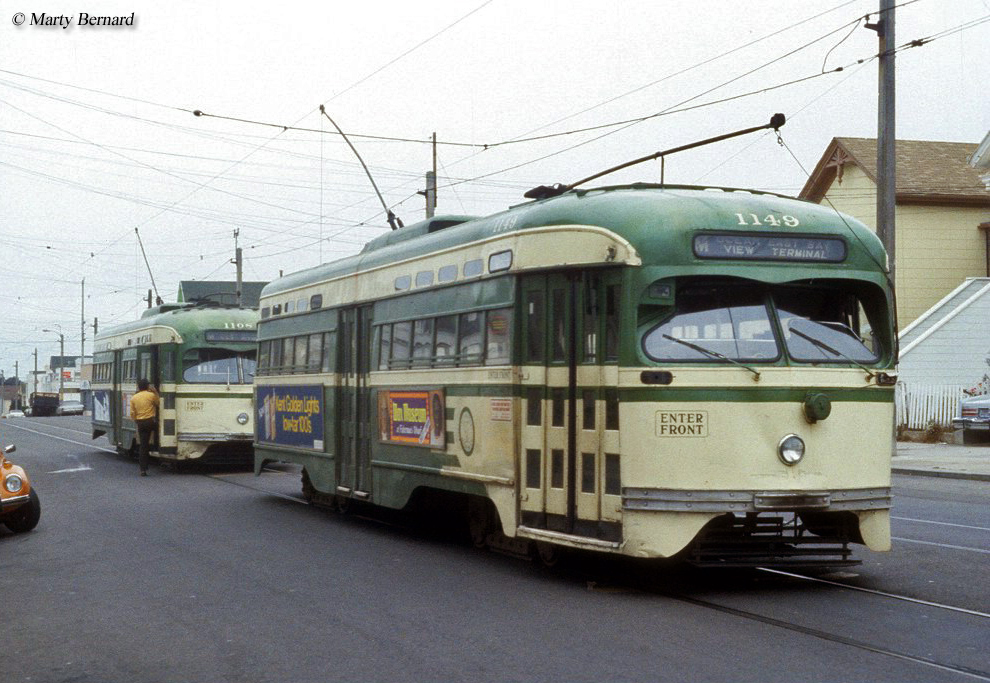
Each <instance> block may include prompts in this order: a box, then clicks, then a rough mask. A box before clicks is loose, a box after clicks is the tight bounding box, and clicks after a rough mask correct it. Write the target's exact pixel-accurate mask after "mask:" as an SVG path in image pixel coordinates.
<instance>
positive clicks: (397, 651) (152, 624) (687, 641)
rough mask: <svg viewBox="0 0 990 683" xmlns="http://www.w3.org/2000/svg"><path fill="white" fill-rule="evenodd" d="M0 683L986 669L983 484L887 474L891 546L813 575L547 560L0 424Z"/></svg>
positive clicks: (989, 550)
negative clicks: (25, 523) (4, 511)
mask: <svg viewBox="0 0 990 683" xmlns="http://www.w3.org/2000/svg"><path fill="white" fill-rule="evenodd" d="M0 441H2V442H3V443H11V442H13V443H16V445H17V452H16V453H15V454H14V456H13V457H14V459H15V461H16V462H18V464H22V465H24V466H25V467H26V468H27V470H28V473H29V475H30V476H31V478H32V480H33V483H34V485H35V486H36V488H37V489H38V491H39V493H40V495H41V503H42V515H41V523H40V524H39V525H38V528H37V529H36V530H35V531H33V532H30V533H27V534H21V535H14V534H10V533H8V532H7V531H6V529H3V530H2V531H0V598H2V603H0V655H2V656H0V667H2V675H0V680H3V681H5V682H9V683H14V682H21V681H31V682H39V681H40V682H49V681H51V682H72V683H89V682H94V683H96V682H99V683H111V682H117V681H119V682H121V683H125V682H126V683H143V682H147V683H167V682H171V681H189V682H197V683H204V682H210V681H225V682H226V681H229V682H232V683H254V682H256V681H258V682H260V681H266V682H267V681H271V682H290V681H291V682H293V683H306V682H309V681H312V682H314V683H315V682H318V681H319V682H321V683H322V682H326V681H337V680H342V681H343V680H350V681H472V682H482V681H569V682H577V681H595V682H601V681H660V680H664V681H716V680H718V681H725V680H729V681H760V682H761V683H767V682H772V681H788V682H790V681H798V680H800V681H974V680H975V681H980V680H983V681H990V654H988V653H990V593H988V591H987V586H990V512H988V509H990V508H988V505H987V500H988V490H990V489H988V487H990V485H988V484H987V483H986V482H974V481H957V480H945V479H935V478H927V477H916V476H915V477H899V476H895V479H894V483H895V507H894V524H893V533H894V537H895V541H894V545H895V547H894V550H893V551H892V552H890V553H870V552H869V551H866V550H859V551H858V556H859V557H861V558H862V559H863V564H862V565H860V566H858V567H854V568H852V569H847V570H843V571H841V572H833V573H831V574H827V575H817V576H811V575H805V576H800V575H796V574H782V573H777V572H772V571H765V570H749V571H741V572H740V571H736V572H727V571H721V572H715V571H706V572H702V571H699V570H695V569H690V568H684V567H676V566H666V565H657V564H649V565H643V564H640V563H634V562H629V561H622V560H615V559H601V558H597V559H596V558H585V557H582V558H577V559H576V560H575V561H573V562H571V563H570V565H569V566H567V567H566V568H564V569H561V570H555V571H548V570H545V569H543V568H541V567H540V566H538V565H536V564H535V563H532V562H527V561H525V560H520V559H517V558H513V557H507V556H503V555H498V554H494V553H490V552H483V551H478V550H475V549H474V548H472V547H471V546H470V544H469V543H467V542H465V541H462V540H461V539H459V538H456V537H451V536H450V535H446V536H444V535H436V534H434V535H430V534H427V533H424V532H422V531H417V530H414V529H410V528H406V527H404V526H402V525H397V524H395V523H386V522H384V521H382V520H372V519H368V518H366V517H364V516H355V515H346V516H344V515H340V514H335V513H332V512H329V511H326V510H323V509H319V508H313V507H310V506H308V505H306V504H304V503H303V502H302V501H301V499H300V497H299V471H298V468H295V467H289V466H284V467H274V468H271V469H269V470H267V471H265V472H264V473H263V474H262V476H261V477H255V476H254V475H253V474H252V473H251V472H249V471H246V470H237V469H230V468H227V469H198V470H194V471H190V472H179V473H175V472H166V471H163V470H160V469H158V468H153V469H152V470H151V476H149V477H147V478H140V477H138V469H137V464H136V462H134V461H133V460H130V459H128V458H125V457H121V456H118V455H117V454H116V453H114V452H113V451H112V450H111V449H110V448H109V447H108V444H107V442H106V440H105V439H98V440H96V441H92V440H91V439H90V438H89V434H88V423H87V418H81V417H80V418H77V417H52V418H18V419H10V420H3V421H2V423H0Z"/></svg>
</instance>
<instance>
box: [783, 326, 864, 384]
mask: <svg viewBox="0 0 990 683" xmlns="http://www.w3.org/2000/svg"><path fill="white" fill-rule="evenodd" d="M787 329H789V330H790V331H791V332H792V333H793V334H796V335H797V336H799V337H801V339H805V340H807V341H809V342H811V343H812V344H814V345H815V346H817V347H818V348H820V349H821V350H822V351H828V352H829V353H831V354H832V355H834V356H838V357H839V358H842V359H843V360H845V361H846V362H848V363H852V364H853V365H855V366H856V367H857V368H859V369H860V370H862V371H864V372H865V373H866V378H867V379H873V378H874V377H875V376H876V373H875V372H873V371H871V370H870V369H869V368H868V367H866V366H865V365H862V364H861V363H859V362H857V361H854V360H853V359H852V358H850V357H849V356H847V355H846V354H844V353H842V351H839V350H838V349H833V348H832V347H831V346H829V345H828V344H826V343H825V342H823V341H822V340H821V339H815V338H814V337H812V336H811V335H809V334H805V333H804V332H801V331H800V330H797V329H795V328H794V326H793V325H788V326H787Z"/></svg>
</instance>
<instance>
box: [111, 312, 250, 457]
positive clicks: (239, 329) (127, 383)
mask: <svg viewBox="0 0 990 683" xmlns="http://www.w3.org/2000/svg"><path fill="white" fill-rule="evenodd" d="M257 323H258V312H257V311H256V310H254V309H244V308H236V307H229V306H218V305H215V304H210V305H197V304H163V305H161V306H157V307H155V308H150V309H148V310H147V311H145V313H144V315H142V316H141V318H140V319H139V320H137V321H135V322H132V323H128V324H125V325H120V326H118V327H114V328H111V329H108V330H106V331H104V332H102V333H101V334H100V335H99V336H97V338H96V350H95V352H94V357H93V364H94V368H93V381H92V389H93V421H92V427H93V438H94V439H95V438H98V437H100V436H103V435H104V434H106V436H107V438H108V439H109V440H110V442H111V443H112V444H114V445H115V446H116V447H117V450H118V451H119V452H121V453H127V452H129V453H132V454H136V453H137V448H138V439H137V427H136V424H135V422H134V420H133V419H132V418H131V415H130V398H131V396H133V395H134V393H135V392H136V391H137V386H136V385H137V381H138V379H140V378H147V379H148V380H149V381H150V382H151V383H152V384H153V385H154V386H155V388H156V389H157V390H158V392H159V394H160V395H161V403H160V406H159V420H158V433H157V438H156V439H155V443H156V446H157V452H154V448H155V446H153V452H152V455H153V456H157V457H158V458H160V459H161V461H162V462H163V463H178V462H180V461H188V460H200V461H209V462H224V463H230V462H243V463H246V462H250V461H251V458H252V445H251V440H252V437H253V434H254V424H253V419H252V413H253V411H252V408H251V392H252V382H253V381H254V370H255V353H256V351H255V343H256V334H257V332H256V328H257Z"/></svg>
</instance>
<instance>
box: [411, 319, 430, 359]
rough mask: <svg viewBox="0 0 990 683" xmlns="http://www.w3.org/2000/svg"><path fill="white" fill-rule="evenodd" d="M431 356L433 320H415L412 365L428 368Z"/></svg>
mask: <svg viewBox="0 0 990 683" xmlns="http://www.w3.org/2000/svg"><path fill="white" fill-rule="evenodd" d="M432 355H433V318H426V319H425V320H417V321H416V322H415V323H414V324H413V353H412V359H413V365H414V366H416V367H423V366H424V365H425V366H428V365H429V364H430V357H431V356H432Z"/></svg>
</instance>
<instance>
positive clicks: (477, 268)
mask: <svg viewBox="0 0 990 683" xmlns="http://www.w3.org/2000/svg"><path fill="white" fill-rule="evenodd" d="M461 272H463V273H464V277H477V276H479V275H481V274H482V273H483V272H485V262H484V261H482V260H481V259H480V258H479V259H473V260H471V261H468V262H467V263H465V264H464V269H463V270H462V271H461Z"/></svg>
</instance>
